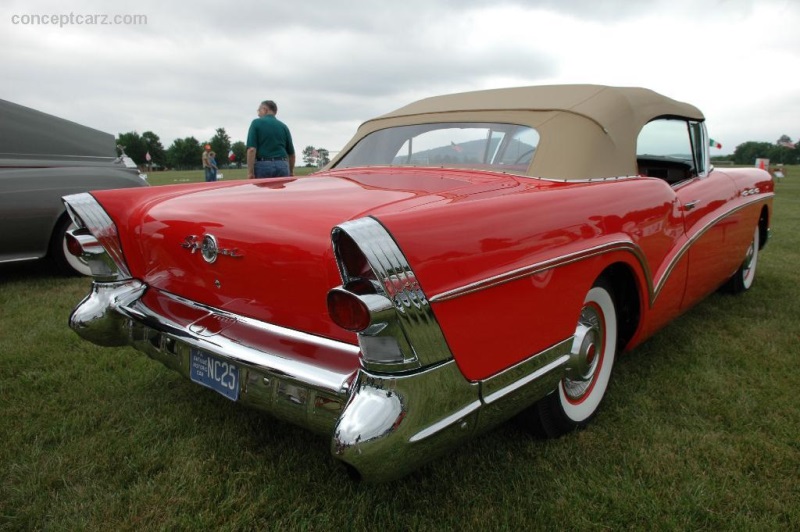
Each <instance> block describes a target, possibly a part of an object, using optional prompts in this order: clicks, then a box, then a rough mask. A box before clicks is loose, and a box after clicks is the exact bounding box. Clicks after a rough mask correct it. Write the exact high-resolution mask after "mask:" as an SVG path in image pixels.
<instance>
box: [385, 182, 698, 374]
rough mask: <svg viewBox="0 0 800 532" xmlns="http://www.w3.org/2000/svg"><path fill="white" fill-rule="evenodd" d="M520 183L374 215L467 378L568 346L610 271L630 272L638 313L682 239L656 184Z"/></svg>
mask: <svg viewBox="0 0 800 532" xmlns="http://www.w3.org/2000/svg"><path fill="white" fill-rule="evenodd" d="M520 183H521V184H520V187H519V189H518V190H516V191H515V192H514V193H512V194H507V195H505V196H500V197H493V198H489V199H485V200H484V199H480V198H479V197H473V198H469V199H464V200H453V201H450V202H448V203H446V204H444V205H438V206H436V207H429V208H428V209H427V210H426V209H420V210H418V211H412V212H406V213H397V214H392V215H384V216H381V217H380V221H381V222H382V223H383V224H384V225H385V226H386V227H387V228H388V229H389V231H390V232H391V233H392V235H393V236H394V237H395V239H396V240H397V242H398V244H399V245H400V248H401V249H402V250H403V252H404V253H405V254H406V256H407V258H408V259H409V261H410V263H411V265H412V267H413V268H414V271H415V274H416V275H417V278H418V280H419V282H420V286H421V287H422V289H423V290H424V292H425V294H426V296H427V297H428V298H429V300H430V301H431V303H432V308H433V311H434V314H435V315H436V318H437V320H438V321H439V323H440V325H441V327H442V330H443V332H444V335H445V337H446V339H447V341H448V343H449V346H450V348H451V350H452V351H453V354H454V356H455V358H456V361H457V363H458V365H459V367H460V369H461V371H462V372H463V373H464V375H465V376H466V377H467V378H468V379H470V380H480V379H483V378H486V377H489V376H491V375H493V374H495V373H497V372H499V371H501V370H503V369H505V368H508V367H510V366H512V365H514V364H516V363H517V362H520V361H521V360H524V359H525V358H527V357H529V356H531V355H534V354H536V353H538V352H540V351H542V350H544V349H546V348H548V347H550V346H551V345H553V344H555V343H557V342H559V341H562V340H565V339H567V338H569V337H570V336H571V335H572V334H573V332H574V330H575V325H576V323H577V319H578V316H579V312H580V309H581V307H582V303H583V298H584V297H585V295H586V293H587V292H588V290H589V289H590V288H591V286H592V285H593V283H594V282H595V281H596V279H597V278H598V276H599V275H600V274H601V273H602V272H603V270H604V269H605V268H606V267H607V266H609V265H610V264H613V263H617V262H621V263H624V264H626V265H628V267H629V268H630V270H631V272H633V274H634V275H635V278H636V282H637V284H638V287H639V291H640V294H641V297H642V298H643V302H644V303H645V305H646V301H647V299H648V298H649V296H650V294H651V292H652V284H653V272H656V271H659V268H660V266H661V265H662V264H663V263H664V262H665V261H666V260H667V259H668V258H669V256H670V253H671V252H672V251H673V250H674V249H675V246H676V244H677V242H678V241H679V240H680V239H681V238H682V237H683V223H682V218H681V214H680V211H679V206H678V203H677V199H676V196H675V194H674V191H672V189H670V187H669V186H668V185H666V183H664V182H662V181H660V180H655V179H649V178H642V179H638V178H636V179H621V180H617V181H604V182H596V183H553V182H543V181H540V180H525V179H520ZM587 250H588V251H587ZM591 250H597V252H596V253H594V252H592V251H591ZM570 257H580V259H579V260H571V259H570ZM548 264H549V265H554V266H552V267H545V268H543V269H538V268H537V267H536V265H545V266H546V265H548ZM673 271H674V270H673ZM678 271H680V270H678ZM514 272H517V274H516V275H515V274H514ZM495 281H497V282H495ZM679 285H680V286H679V287H678V290H676V292H680V293H682V288H683V286H682V281H680V282H679ZM679 303H680V300H678V301H677V302H676V303H674V307H675V309H677V307H678V305H679Z"/></svg>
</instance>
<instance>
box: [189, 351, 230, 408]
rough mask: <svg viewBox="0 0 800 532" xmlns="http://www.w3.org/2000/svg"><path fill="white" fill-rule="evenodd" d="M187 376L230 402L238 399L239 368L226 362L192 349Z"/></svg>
mask: <svg viewBox="0 0 800 532" xmlns="http://www.w3.org/2000/svg"><path fill="white" fill-rule="evenodd" d="M189 376H190V378H191V379H192V381H194V382H196V383H197V384H202V385H203V386H206V387H207V388H211V389H212V390H214V391H215V392H218V393H220V394H222V395H224V396H225V397H227V398H228V399H230V400H231V401H236V400H238V399H239V368H238V367H236V365H234V364H231V363H230V362H228V361H226V360H222V359H220V358H217V357H215V356H214V355H210V354H208V353H204V352H202V351H199V350H197V349H194V348H192V350H191V358H190V361H189Z"/></svg>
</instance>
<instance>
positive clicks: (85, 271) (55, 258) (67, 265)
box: [49, 216, 92, 275]
mask: <svg viewBox="0 0 800 532" xmlns="http://www.w3.org/2000/svg"><path fill="white" fill-rule="evenodd" d="M75 228H76V226H75V224H73V223H72V220H70V218H69V216H62V217H61V219H60V220H59V221H58V223H57V224H56V229H55V231H53V236H52V237H51V238H50V250H49V257H50V260H51V261H52V262H53V264H54V265H55V267H56V269H57V270H58V272H59V273H61V274H62V275H91V274H92V270H91V269H90V268H89V265H88V264H87V263H86V261H84V260H83V259H80V258H78V257H76V256H75V255H73V254H72V253H70V252H69V250H67V240H66V235H67V231H71V230H72V229H75Z"/></svg>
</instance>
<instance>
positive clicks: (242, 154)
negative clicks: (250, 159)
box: [231, 140, 247, 168]
mask: <svg viewBox="0 0 800 532" xmlns="http://www.w3.org/2000/svg"><path fill="white" fill-rule="evenodd" d="M231 149H232V150H233V154H234V155H235V156H236V166H237V167H238V168H241V167H242V163H246V162H247V146H246V145H245V143H244V142H242V141H241V140H237V141H236V142H234V143H233V146H231Z"/></svg>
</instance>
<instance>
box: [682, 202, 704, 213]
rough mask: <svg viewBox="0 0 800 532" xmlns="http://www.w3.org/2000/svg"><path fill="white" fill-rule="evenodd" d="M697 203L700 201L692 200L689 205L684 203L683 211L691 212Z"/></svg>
mask: <svg viewBox="0 0 800 532" xmlns="http://www.w3.org/2000/svg"><path fill="white" fill-rule="evenodd" d="M699 201H700V200H694V201H690V202H689V203H684V204H683V210H685V211H691V210H692V209H694V208H695V207H697V203H698V202H699Z"/></svg>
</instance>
